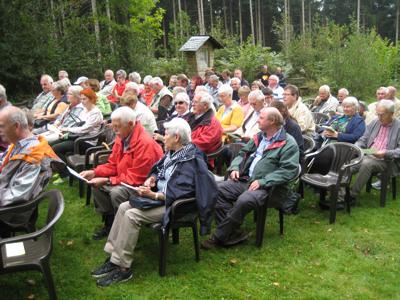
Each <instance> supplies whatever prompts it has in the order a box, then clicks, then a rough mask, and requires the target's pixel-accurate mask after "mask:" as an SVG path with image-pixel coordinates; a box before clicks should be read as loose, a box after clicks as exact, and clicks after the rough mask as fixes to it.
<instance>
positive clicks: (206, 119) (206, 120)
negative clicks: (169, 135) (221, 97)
mask: <svg viewBox="0 0 400 300" xmlns="http://www.w3.org/2000/svg"><path fill="white" fill-rule="evenodd" d="M213 115H214V112H213V110H212V109H211V108H210V109H209V110H207V111H206V112H205V113H204V114H203V115H202V116H201V117H200V118H198V119H196V116H195V114H194V113H190V115H189V122H188V123H189V125H190V128H191V129H192V130H195V129H196V127H197V126H201V125H203V126H204V125H210V124H211V118H212V117H213Z"/></svg>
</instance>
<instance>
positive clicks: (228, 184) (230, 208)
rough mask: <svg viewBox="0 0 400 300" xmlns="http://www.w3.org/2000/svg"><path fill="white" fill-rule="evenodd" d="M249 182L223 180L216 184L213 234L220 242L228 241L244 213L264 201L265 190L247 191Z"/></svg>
mask: <svg viewBox="0 0 400 300" xmlns="http://www.w3.org/2000/svg"><path fill="white" fill-rule="evenodd" d="M248 188H249V183H248V182H243V181H233V180H228V181H223V182H221V183H219V184H218V195H217V203H216V205H215V220H216V223H217V229H216V230H215V233H214V235H215V236H216V238H217V239H218V240H220V241H221V242H226V241H229V239H230V237H231V235H232V234H233V233H234V232H235V230H237V229H238V228H239V227H240V225H242V223H243V221H244V218H245V217H246V215H247V214H248V213H249V212H251V211H252V210H254V209H255V208H257V207H258V206H261V205H263V204H264V203H265V201H266V199H267V190H265V189H258V190H255V191H249V190H248Z"/></svg>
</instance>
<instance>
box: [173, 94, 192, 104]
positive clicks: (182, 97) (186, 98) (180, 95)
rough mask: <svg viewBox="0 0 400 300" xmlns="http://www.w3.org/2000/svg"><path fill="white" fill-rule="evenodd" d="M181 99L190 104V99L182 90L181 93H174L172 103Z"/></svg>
mask: <svg viewBox="0 0 400 300" xmlns="http://www.w3.org/2000/svg"><path fill="white" fill-rule="evenodd" d="M181 101H183V102H185V103H187V104H188V105H189V104H190V99H189V96H188V94H186V92H183V93H182V92H180V93H177V94H176V96H175V99H174V104H175V103H176V102H181Z"/></svg>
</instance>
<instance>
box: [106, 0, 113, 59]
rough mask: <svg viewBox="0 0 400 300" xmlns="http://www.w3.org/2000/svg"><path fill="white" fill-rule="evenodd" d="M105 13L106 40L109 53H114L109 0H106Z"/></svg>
mask: <svg viewBox="0 0 400 300" xmlns="http://www.w3.org/2000/svg"><path fill="white" fill-rule="evenodd" d="M106 14H107V19H108V22H109V24H108V40H109V43H110V51H111V54H112V55H114V40H113V36H112V31H111V30H112V29H111V11H110V1H109V0H106Z"/></svg>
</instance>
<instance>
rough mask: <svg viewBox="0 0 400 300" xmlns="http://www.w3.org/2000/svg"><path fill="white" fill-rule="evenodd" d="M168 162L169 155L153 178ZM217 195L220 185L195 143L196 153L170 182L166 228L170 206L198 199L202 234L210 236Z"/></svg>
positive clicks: (154, 170) (183, 162) (177, 168)
mask: <svg viewBox="0 0 400 300" xmlns="http://www.w3.org/2000/svg"><path fill="white" fill-rule="evenodd" d="M164 160H165V156H164V157H163V158H162V159H161V160H160V161H158V162H157V163H156V164H155V165H154V166H153V168H152V170H151V172H150V176H154V177H156V178H157V174H158V171H159V169H160V168H161V167H162V166H163V164H164ZM216 196H217V184H216V182H215V180H214V176H213V175H212V173H210V172H209V171H208V168H207V163H206V160H205V156H204V154H203V152H201V151H200V150H199V149H198V148H197V147H196V146H195V145H194V144H192V150H191V151H188V153H187V155H186V157H184V158H183V159H182V160H181V161H179V162H178V163H177V164H176V166H175V168H174V170H173V172H172V174H171V177H170V178H169V180H168V182H167V191H166V195H165V197H166V199H165V205H166V213H165V215H164V219H163V225H164V226H166V225H167V224H168V222H169V212H170V207H171V204H172V203H173V202H174V201H175V200H178V199H184V198H191V197H195V198H196V203H197V208H198V212H199V218H200V234H201V235H205V234H208V233H210V231H211V221H212V213H213V210H214V206H215V202H216Z"/></svg>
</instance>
